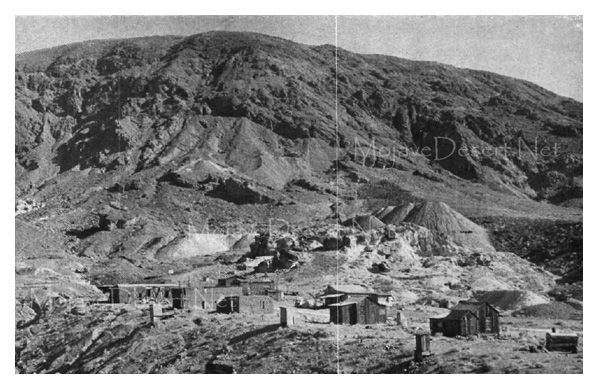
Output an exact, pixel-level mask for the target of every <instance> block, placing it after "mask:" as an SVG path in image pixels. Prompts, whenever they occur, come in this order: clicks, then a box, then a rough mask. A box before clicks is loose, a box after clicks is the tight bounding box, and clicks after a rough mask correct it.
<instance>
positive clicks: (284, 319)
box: [280, 307, 290, 328]
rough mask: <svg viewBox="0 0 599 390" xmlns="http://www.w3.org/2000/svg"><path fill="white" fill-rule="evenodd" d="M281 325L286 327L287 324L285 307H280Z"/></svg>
mask: <svg viewBox="0 0 599 390" xmlns="http://www.w3.org/2000/svg"><path fill="white" fill-rule="evenodd" d="M280 309H281V326H282V327H283V328H286V327H287V326H288V320H289V319H288V314H290V313H288V312H287V308H286V307H281V308H280Z"/></svg>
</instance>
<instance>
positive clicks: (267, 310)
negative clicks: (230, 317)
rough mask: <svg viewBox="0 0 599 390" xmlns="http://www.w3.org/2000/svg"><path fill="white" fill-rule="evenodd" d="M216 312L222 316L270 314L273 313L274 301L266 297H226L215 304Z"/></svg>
mask: <svg viewBox="0 0 599 390" xmlns="http://www.w3.org/2000/svg"><path fill="white" fill-rule="evenodd" d="M216 311H217V312H218V313H224V314H231V313H241V314H271V313H274V301H273V299H272V298H271V297H269V296H266V295H252V296H246V295H241V296H239V295H238V296H228V297H224V298H223V299H222V300H220V301H219V302H218V303H217V305H216Z"/></svg>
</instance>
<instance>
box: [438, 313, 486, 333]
mask: <svg viewBox="0 0 599 390" xmlns="http://www.w3.org/2000/svg"><path fill="white" fill-rule="evenodd" d="M478 324H479V321H478V317H477V316H476V314H474V313H473V312H472V311H470V310H452V311H450V312H449V314H448V315H447V316H445V317H443V318H431V319H430V327H431V333H433V334H435V333H442V334H443V336H446V337H455V336H470V335H477V334H478V333H479V331H478Z"/></svg>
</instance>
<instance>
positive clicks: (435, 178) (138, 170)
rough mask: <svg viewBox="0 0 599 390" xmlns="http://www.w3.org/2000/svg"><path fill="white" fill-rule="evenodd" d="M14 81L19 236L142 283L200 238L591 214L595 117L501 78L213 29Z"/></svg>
mask: <svg viewBox="0 0 599 390" xmlns="http://www.w3.org/2000/svg"><path fill="white" fill-rule="evenodd" d="M15 83H16V89H15V118H16V128H15V139H16V143H15V173H16V183H15V185H16V197H17V198H18V199H19V203H18V205H17V209H18V213H19V215H18V217H17V219H18V220H19V221H21V222H23V223H24V224H27V225H23V226H28V228H26V229H23V231H24V232H25V233H27V232H29V231H32V230H31V229H29V227H31V226H33V227H34V228H35V229H42V230H45V231H48V230H51V231H53V232H54V233H53V234H56V237H57V240H58V243H59V244H60V246H61V248H62V250H64V251H65V254H68V255H76V256H78V257H83V258H86V259H96V260H102V261H104V260H105V259H116V258H118V259H121V261H123V262H124V263H123V264H124V265H126V266H127V267H129V268H130V269H131V272H133V273H134V274H135V275H138V276H141V275H144V276H147V273H148V272H153V271H151V270H154V268H156V269H160V270H162V269H163V268H167V269H168V267H172V266H173V264H167V263H168V261H170V260H172V259H170V257H171V256H162V257H161V256H155V255H156V253H163V254H164V253H166V252H165V251H166V249H165V248H166V246H167V245H168V244H169V243H171V244H172V243H173V240H175V241H176V240H179V241H180V240H181V236H182V235H183V234H187V233H190V232H191V234H192V233H193V232H205V231H212V232H215V231H218V232H219V233H223V234H225V235H226V234H227V231H231V230H233V231H236V232H238V233H239V232H241V233H244V232H245V233H247V232H255V231H257V230H259V228H264V227H265V226H268V225H269V224H271V223H272V221H279V222H278V223H287V224H291V225H293V226H299V227H305V226H309V225H310V224H313V223H315V222H318V223H320V222H323V223H330V222H336V221H337V220H338V219H339V218H344V219H345V218H346V217H351V216H353V215H356V214H359V213H363V214H367V213H372V212H375V211H376V210H379V209H381V208H382V207H389V206H398V205H402V204H406V203H407V202H414V203H415V202H420V201H422V200H426V201H442V202H445V203H447V204H448V205H450V206H451V207H453V208H454V209H456V210H457V211H458V212H460V213H461V214H463V215H465V216H466V217H469V218H476V217H479V218H492V219H493V218H496V217H497V216H500V217H502V218H512V217H520V218H522V217H523V218H531V217H532V218H540V219H543V220H568V221H571V222H572V223H577V224H579V223H580V220H581V216H582V210H581V206H582V202H581V200H582V166H583V165H582V133H583V129H582V119H583V118H582V104H581V103H579V102H576V101H574V100H572V99H567V98H563V97H560V96H557V95H555V94H553V93H551V92H549V91H547V90H544V89H543V88H541V87H539V86H536V85H534V84H532V83H529V82H526V81H522V80H515V79H512V78H508V77H504V76H500V75H497V74H492V73H489V72H481V71H474V70H467V69H459V68H455V67H451V66H447V65H443V64H439V63H432V62H416V61H408V60H404V59H401V58H394V57H385V56H376V55H359V54H355V53H351V52H347V51H345V50H342V49H336V48H335V47H332V46H328V45H324V46H306V45H301V44H297V43H294V42H290V41H286V40H283V39H279V38H273V37H269V36H264V35H260V34H251V33H233V32H211V33H205V34H200V35H194V36H190V37H174V36H167V37H148V38H137V39H128V40H109V41H91V42H84V43H78V44H72V45H67V46H61V47H57V48H52V49H46V50H41V51H35V52H30V53H23V54H19V55H17V56H16V61H15ZM281 221H282V222H281ZM35 229H34V230H35ZM241 233H240V234H238V235H236V236H235V237H236V238H239V237H241V236H242V235H243V234H241ZM27 234H28V233H27ZM27 234H24V235H23V237H17V241H18V240H27V237H28V235H27ZM188 237H190V236H189V235H188ZM226 240H230V238H227V239H226ZM176 242H178V241H176ZM227 242H228V241H227ZM173 245H174V244H173ZM190 245H191V246H190V247H193V245H195V244H193V245H192V244H190ZM215 245H216V244H215ZM218 245H220V244H218ZM218 245H217V246H218ZM227 245H228V244H227ZM511 249H513V248H511ZM161 250H162V252H160V251H161ZM186 250H187V249H186ZM17 252H19V250H18V248H17ZM168 253H170V252H168ZM181 253H183V252H181ZM185 253H187V252H185ZM580 256H581V254H580ZM167 258H168V259H167ZM123 259H125V260H123ZM155 259H160V260H158V261H159V262H161V263H156V260H155ZM96 264H97V262H96ZM104 266H106V267H109V264H104ZM142 270H143V272H142ZM569 271H570V270H568V272H569ZM140 272H141V273H140ZM160 272H162V271H160Z"/></svg>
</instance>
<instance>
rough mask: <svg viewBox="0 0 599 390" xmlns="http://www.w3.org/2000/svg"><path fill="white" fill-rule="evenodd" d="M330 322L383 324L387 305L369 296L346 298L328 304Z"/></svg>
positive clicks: (385, 319)
mask: <svg viewBox="0 0 599 390" xmlns="http://www.w3.org/2000/svg"><path fill="white" fill-rule="evenodd" d="M329 312H330V318H331V320H330V322H332V323H334V324H349V325H354V324H384V323H386V322H387V314H388V306H387V305H386V304H383V303H379V302H377V300H376V299H373V298H372V297H370V296H365V297H357V298H348V299H347V300H345V301H343V302H340V303H333V304H331V305H329Z"/></svg>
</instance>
